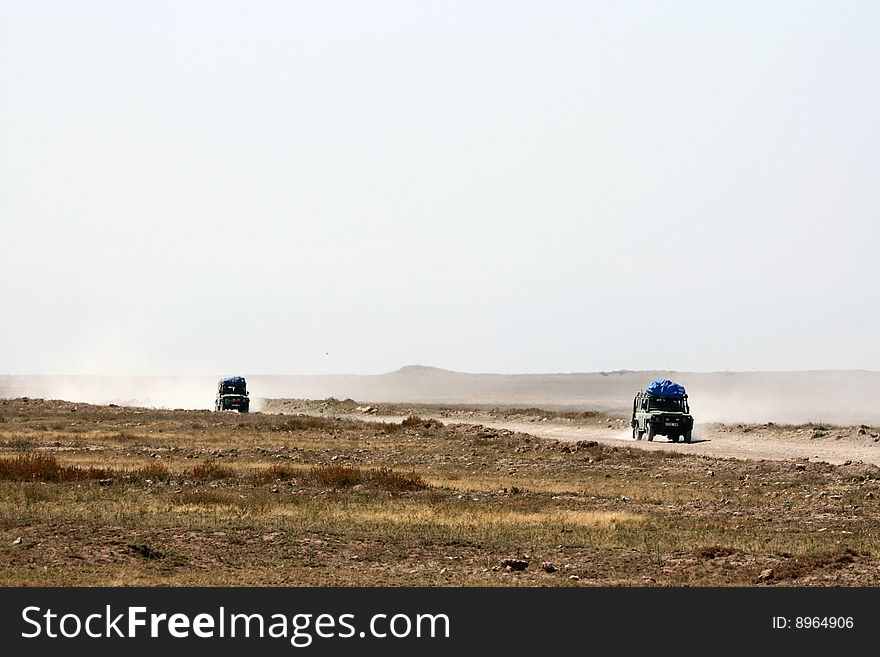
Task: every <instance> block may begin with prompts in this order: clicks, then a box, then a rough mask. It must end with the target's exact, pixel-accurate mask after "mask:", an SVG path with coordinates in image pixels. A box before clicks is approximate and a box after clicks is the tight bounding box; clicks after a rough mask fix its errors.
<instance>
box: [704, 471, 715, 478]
mask: <svg viewBox="0 0 880 657" xmlns="http://www.w3.org/2000/svg"><path fill="white" fill-rule="evenodd" d="M706 476H707V477H714V476H715V471H714V470H706Z"/></svg>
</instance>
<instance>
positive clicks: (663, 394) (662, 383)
mask: <svg viewBox="0 0 880 657" xmlns="http://www.w3.org/2000/svg"><path fill="white" fill-rule="evenodd" d="M645 392H647V393H648V394H649V395H653V396H654V397H659V398H661V399H681V398H682V397H684V396H685V394H686V393H685V391H684V386H682V385H679V384H678V383H675V382H673V381H670V380H669V379H657V380H655V381H651V383H650V384H648V387H647V388H645Z"/></svg>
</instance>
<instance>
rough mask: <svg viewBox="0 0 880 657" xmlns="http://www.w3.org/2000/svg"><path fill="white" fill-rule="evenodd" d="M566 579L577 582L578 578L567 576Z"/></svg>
mask: <svg viewBox="0 0 880 657" xmlns="http://www.w3.org/2000/svg"><path fill="white" fill-rule="evenodd" d="M568 579H570V580H571V581H572V582H577V581H578V580H579V579H580V577H578V576H577V575H569V576H568Z"/></svg>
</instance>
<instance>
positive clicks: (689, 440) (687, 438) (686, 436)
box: [684, 429, 692, 443]
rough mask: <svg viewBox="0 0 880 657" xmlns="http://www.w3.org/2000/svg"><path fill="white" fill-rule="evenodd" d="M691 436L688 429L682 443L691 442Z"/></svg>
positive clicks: (690, 431)
mask: <svg viewBox="0 0 880 657" xmlns="http://www.w3.org/2000/svg"><path fill="white" fill-rule="evenodd" d="M691 434H692V430H691V429H688V430H687V431H685V432H684V442H686V443H689V442H691Z"/></svg>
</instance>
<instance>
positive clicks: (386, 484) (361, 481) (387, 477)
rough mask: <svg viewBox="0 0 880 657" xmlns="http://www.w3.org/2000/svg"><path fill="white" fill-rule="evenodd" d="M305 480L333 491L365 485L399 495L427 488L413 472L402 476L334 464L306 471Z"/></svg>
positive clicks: (390, 470) (397, 473) (398, 473)
mask: <svg viewBox="0 0 880 657" xmlns="http://www.w3.org/2000/svg"><path fill="white" fill-rule="evenodd" d="M307 478H308V480H309V481H311V482H312V483H314V484H316V485H318V486H326V487H328V488H334V489H340V488H351V487H353V486H358V485H365V486H373V487H375V488H381V489H383V490H386V491H389V492H392V493H400V492H404V491H419V490H425V489H426V488H428V484H427V483H426V482H425V480H424V479H422V477H421V476H419V475H418V474H416V473H415V472H410V473H408V474H404V473H400V472H395V471H394V470H393V469H391V468H386V467H382V468H376V469H362V468H356V467H350V466H345V465H335V464H329V465H316V466H315V467H313V468H311V469H310V470H309V471H308V473H307Z"/></svg>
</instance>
